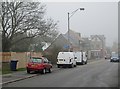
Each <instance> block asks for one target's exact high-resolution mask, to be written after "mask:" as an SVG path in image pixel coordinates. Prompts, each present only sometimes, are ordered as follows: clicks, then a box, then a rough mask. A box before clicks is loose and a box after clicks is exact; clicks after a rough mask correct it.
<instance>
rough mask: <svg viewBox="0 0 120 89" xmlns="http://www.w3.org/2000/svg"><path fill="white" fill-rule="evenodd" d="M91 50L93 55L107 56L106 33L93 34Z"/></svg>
mask: <svg viewBox="0 0 120 89" xmlns="http://www.w3.org/2000/svg"><path fill="white" fill-rule="evenodd" d="M90 38H91V52H92V56H93V57H100V58H103V57H104V56H105V52H106V50H105V47H106V45H105V40H106V38H105V36H104V35H91V37H90Z"/></svg>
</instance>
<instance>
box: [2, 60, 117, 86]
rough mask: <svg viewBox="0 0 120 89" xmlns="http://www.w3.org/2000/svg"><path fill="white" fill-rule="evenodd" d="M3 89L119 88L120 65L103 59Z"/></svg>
mask: <svg viewBox="0 0 120 89" xmlns="http://www.w3.org/2000/svg"><path fill="white" fill-rule="evenodd" d="M3 87H118V63H114V62H112V63H111V62H109V60H103V59H102V60H99V61H94V62H91V63H88V64H87V65H80V66H77V67H75V68H61V69H58V70H55V71H53V72H52V73H47V74H45V75H41V74H40V75H39V76H36V77H33V78H29V79H25V80H21V81H18V82H14V83H9V84H7V85H4V86H3Z"/></svg>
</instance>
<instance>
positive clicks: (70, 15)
mask: <svg viewBox="0 0 120 89" xmlns="http://www.w3.org/2000/svg"><path fill="white" fill-rule="evenodd" d="M78 10H85V9H84V8H78V9H76V10H75V11H73V12H71V13H69V12H68V43H69V41H70V39H69V35H70V18H71V17H72V16H73V15H74V14H75V13H76V12H77V11H78ZM68 52H70V44H68Z"/></svg>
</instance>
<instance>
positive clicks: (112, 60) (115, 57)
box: [110, 56, 120, 62]
mask: <svg viewBox="0 0 120 89" xmlns="http://www.w3.org/2000/svg"><path fill="white" fill-rule="evenodd" d="M110 62H120V58H119V57H118V56H113V57H111V59H110Z"/></svg>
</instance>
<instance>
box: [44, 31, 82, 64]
mask: <svg viewBox="0 0 120 89" xmlns="http://www.w3.org/2000/svg"><path fill="white" fill-rule="evenodd" d="M80 42H82V41H81V34H80V33H77V32H74V31H72V30H70V32H69V41H68V32H67V33H66V34H60V35H59V36H58V37H57V38H56V39H55V40H54V41H53V42H52V43H51V45H50V46H49V47H48V48H47V49H45V50H44V54H45V55H46V56H47V57H49V58H50V59H52V61H53V62H54V63H55V62H56V61H57V59H56V58H57V54H58V52H60V51H69V48H70V51H80V50H81V49H82V48H80Z"/></svg>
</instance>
